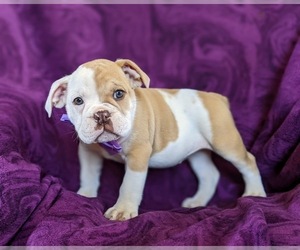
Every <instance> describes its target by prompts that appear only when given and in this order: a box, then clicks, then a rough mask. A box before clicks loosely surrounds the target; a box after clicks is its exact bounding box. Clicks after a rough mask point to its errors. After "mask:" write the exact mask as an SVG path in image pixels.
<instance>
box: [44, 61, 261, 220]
mask: <svg viewBox="0 0 300 250" xmlns="http://www.w3.org/2000/svg"><path fill="white" fill-rule="evenodd" d="M149 82H150V80H149V77H148V76H147V75H146V74H145V73H144V72H143V71H142V70H141V69H140V68H139V67H138V66H137V65H136V64H135V63H134V62H132V61H130V60H117V61H115V62H113V61H109V60H104V59H99V60H94V61H91V62H87V63H85V64H83V65H81V66H79V67H78V68H77V69H76V70H75V71H74V72H73V73H72V74H71V75H68V76H65V77H63V78H61V79H59V80H57V81H55V82H54V83H53V85H52V87H51V89H50V92H49V96H48V99H47V101H46V105H45V108H46V110H47V112H48V115H49V117H50V116H51V112H52V107H53V106H54V107H56V108H62V107H64V106H66V110H67V114H68V118H69V119H70V121H71V122H72V124H73V125H74V126H75V129H76V131H77V133H78V136H79V139H80V143H79V150H78V152H79V160H80V165H81V172H80V189H79V190H78V194H81V195H84V196H87V197H95V196H97V190H98V188H99V186H100V174H101V168H102V162H103V158H108V159H111V160H115V161H118V162H123V163H125V167H126V172H125V176H124V179H123V183H122V185H121V187H120V193H119V198H118V200H117V202H116V204H115V205H114V206H113V207H112V208H110V209H108V210H107V211H106V213H105V216H106V217H107V218H109V219H111V220H126V219H129V218H132V217H135V216H137V215H138V208H139V205H140V202H141V199H142V194H143V189H144V184H145V180H146V176H147V171H148V167H154V168H164V167H171V166H175V165H176V164H178V163H180V162H182V161H183V160H184V159H188V161H189V163H190V165H191V167H192V169H193V171H194V172H195V174H196V176H197V178H198V180H199V186H198V190H197V192H196V194H195V195H194V196H193V197H190V198H186V199H185V200H184V201H183V203H182V206H184V207H196V206H205V205H206V204H207V203H208V201H209V200H210V199H211V198H212V196H213V194H214V192H215V189H216V186H217V183H218V180H219V172H218V170H217V168H216V166H215V165H214V163H213V162H212V160H211V157H210V152H211V151H214V152H215V153H217V154H219V155H220V156H222V157H223V158H224V159H226V160H228V161H230V162H231V163H232V164H233V165H234V166H235V167H236V168H237V169H238V170H239V171H240V173H241V174H242V176H243V179H244V182H245V192H244V194H243V195H245V196H246V195H255V196H265V195H266V193H265V191H264V187H263V185H262V181H261V177H260V174H259V171H258V168H257V165H256V162H255V158H254V156H253V155H252V154H250V153H249V152H247V150H246V148H245V146H244V144H243V142H242V139H241V136H240V134H239V133H238V131H237V129H236V127H235V124H234V121H233V118H232V115H231V113H230V110H229V105H228V102H227V99H226V98H225V97H223V96H221V95H219V94H216V93H207V92H201V91H196V90H191V89H174V90H170V89H149V88H148V87H149ZM142 85H144V86H145V87H146V88H141V86H142ZM99 144H103V145H104V146H105V147H107V148H109V150H107V149H106V148H105V147H103V146H99ZM109 151H115V154H111V152H109Z"/></svg>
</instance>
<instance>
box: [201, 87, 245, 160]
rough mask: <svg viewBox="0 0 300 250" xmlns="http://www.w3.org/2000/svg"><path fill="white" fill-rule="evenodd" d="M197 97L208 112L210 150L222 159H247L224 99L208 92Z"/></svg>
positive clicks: (226, 101)
mask: <svg viewBox="0 0 300 250" xmlns="http://www.w3.org/2000/svg"><path fill="white" fill-rule="evenodd" d="M199 96H200V98H201V100H202V102H203V104H204V106H205V108H206V109H207V110H208V112H209V117H210V121H211V129H212V141H211V144H212V148H213V150H214V151H215V152H216V153H218V154H220V155H221V156H222V157H224V156H226V157H224V158H228V156H229V155H231V156H232V157H234V158H236V159H237V160H238V159H240V160H243V161H244V160H245V159H247V157H248V156H247V150H246V148H245V146H244V143H243V141H242V138H241V136H240V134H239V132H238V130H237V128H236V126H235V123H234V120H233V117H232V115H231V112H230V109H229V103H228V100H227V98H226V97H224V96H222V95H219V94H216V93H208V92H201V91H200V92H199Z"/></svg>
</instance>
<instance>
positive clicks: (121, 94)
mask: <svg viewBox="0 0 300 250" xmlns="http://www.w3.org/2000/svg"><path fill="white" fill-rule="evenodd" d="M124 94H125V91H123V90H121V89H118V90H116V91H115V92H114V94H113V97H114V99H115V100H116V101H119V100H122V99H123V97H124Z"/></svg>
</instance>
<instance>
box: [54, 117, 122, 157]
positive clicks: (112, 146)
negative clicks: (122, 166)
mask: <svg viewBox="0 0 300 250" xmlns="http://www.w3.org/2000/svg"><path fill="white" fill-rule="evenodd" d="M60 120H61V121H62V122H70V119H69V117H68V115H67V114H63V115H62V116H61V118H60ZM99 145H100V146H101V147H103V148H105V149H106V151H107V152H108V153H109V154H111V155H115V154H119V153H121V151H122V147H121V145H120V144H119V143H118V142H117V141H108V142H102V143H99Z"/></svg>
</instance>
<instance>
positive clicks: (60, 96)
mask: <svg viewBox="0 0 300 250" xmlns="http://www.w3.org/2000/svg"><path fill="white" fill-rule="evenodd" d="M69 78H70V76H65V77H63V78H60V79H58V80H56V81H55V82H54V83H53V84H52V86H51V88H50V91H49V94H48V97H47V100H46V103H45V109H46V111H47V113H48V116H49V117H50V116H51V113H52V107H53V106H54V107H56V108H62V107H64V106H65V104H66V95H67V87H68V81H69Z"/></svg>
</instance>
